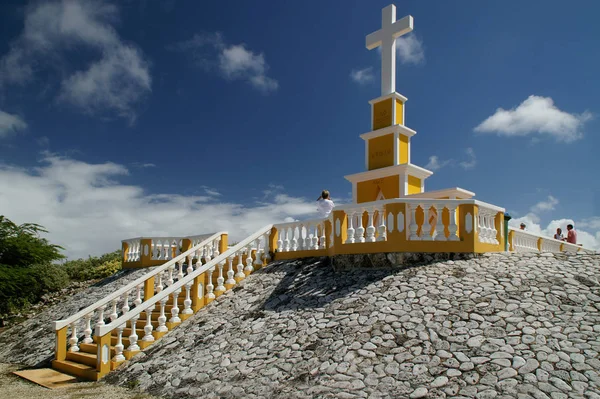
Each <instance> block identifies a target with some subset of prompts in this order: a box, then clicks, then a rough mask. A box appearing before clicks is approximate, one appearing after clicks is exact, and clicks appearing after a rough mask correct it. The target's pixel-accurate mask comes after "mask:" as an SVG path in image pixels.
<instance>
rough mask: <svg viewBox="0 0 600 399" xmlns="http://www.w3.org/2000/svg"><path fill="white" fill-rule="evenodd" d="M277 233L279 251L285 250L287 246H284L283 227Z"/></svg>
mask: <svg viewBox="0 0 600 399" xmlns="http://www.w3.org/2000/svg"><path fill="white" fill-rule="evenodd" d="M277 233H278V234H277V249H278V250H279V252H285V248H284V246H283V234H284V233H283V229H279V231H278V232H277Z"/></svg>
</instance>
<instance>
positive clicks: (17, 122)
mask: <svg viewBox="0 0 600 399" xmlns="http://www.w3.org/2000/svg"><path fill="white" fill-rule="evenodd" d="M26 128H27V123H25V121H24V120H23V119H22V118H21V117H20V116H18V115H13V114H9V113H7V112H4V111H2V110H0V138H2V137H7V136H9V135H11V134H13V133H16V132H18V131H19V130H24V129H26Z"/></svg>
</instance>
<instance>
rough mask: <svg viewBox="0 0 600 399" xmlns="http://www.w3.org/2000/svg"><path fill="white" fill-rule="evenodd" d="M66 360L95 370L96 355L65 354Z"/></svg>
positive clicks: (82, 353) (84, 353) (83, 353)
mask: <svg viewBox="0 0 600 399" xmlns="http://www.w3.org/2000/svg"><path fill="white" fill-rule="evenodd" d="M67 360H70V361H72V362H75V363H80V364H85V365H87V366H90V367H93V368H94V369H95V368H96V363H97V359H96V354H95V353H87V352H81V351H80V352H67Z"/></svg>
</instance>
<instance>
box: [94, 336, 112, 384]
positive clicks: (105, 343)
mask: <svg viewBox="0 0 600 399" xmlns="http://www.w3.org/2000/svg"><path fill="white" fill-rule="evenodd" d="M97 344H98V349H97V352H96V371H97V372H98V377H99V378H101V377H103V376H104V375H106V374H108V373H109V372H110V344H111V335H110V332H109V333H107V334H105V335H103V336H101V337H100V339H99V340H98V342H97Z"/></svg>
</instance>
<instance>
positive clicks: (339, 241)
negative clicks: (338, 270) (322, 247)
mask: <svg viewBox="0 0 600 399" xmlns="http://www.w3.org/2000/svg"><path fill="white" fill-rule="evenodd" d="M338 220H339V225H340V231H339V235H338V234H337V233H335V232H334V234H333V252H334V253H339V252H340V249H341V248H342V245H343V244H344V242H346V238H347V237H348V231H347V230H348V218H347V217H346V212H344V211H341V210H339V211H336V210H334V211H333V225H334V226H337V223H338V222H337V221H338Z"/></svg>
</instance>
